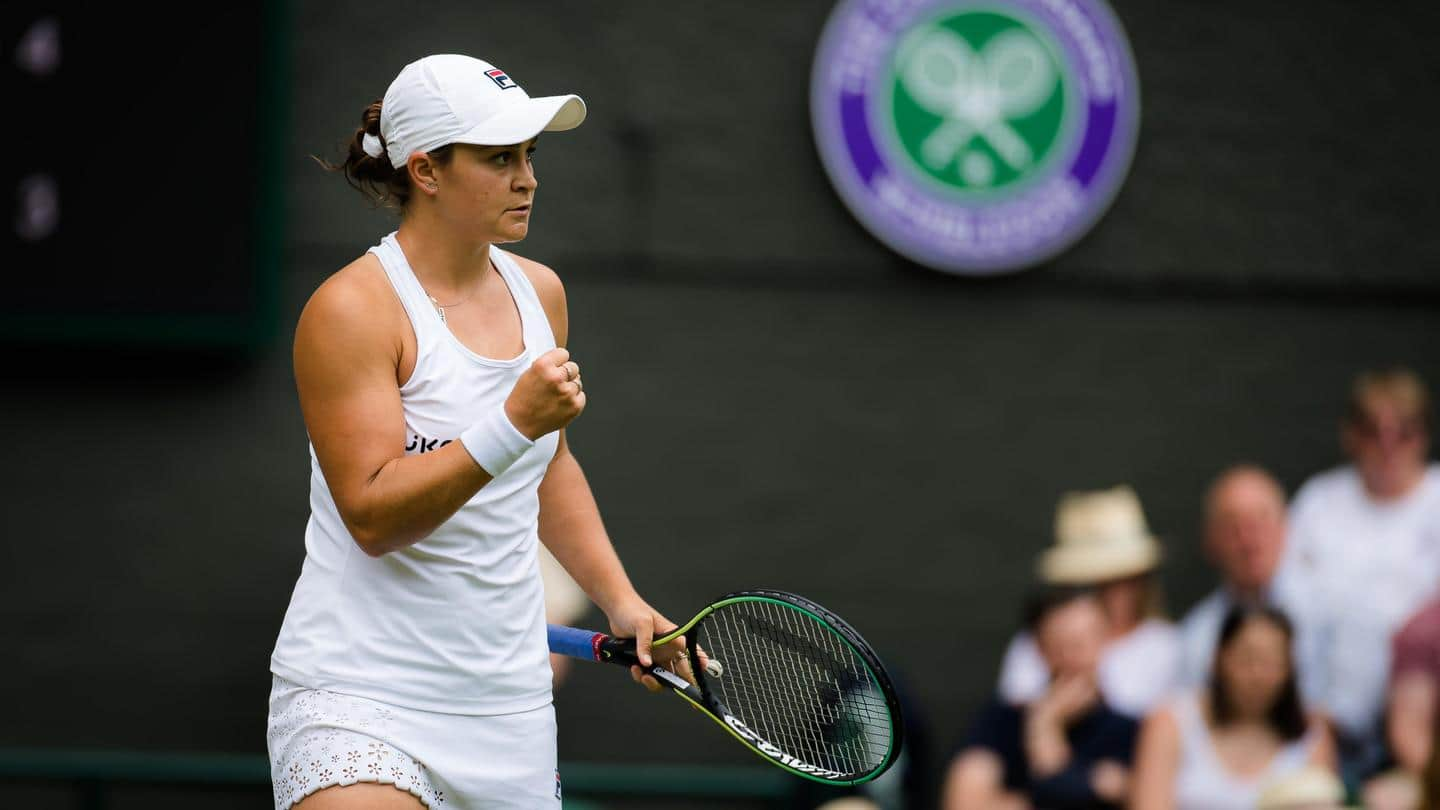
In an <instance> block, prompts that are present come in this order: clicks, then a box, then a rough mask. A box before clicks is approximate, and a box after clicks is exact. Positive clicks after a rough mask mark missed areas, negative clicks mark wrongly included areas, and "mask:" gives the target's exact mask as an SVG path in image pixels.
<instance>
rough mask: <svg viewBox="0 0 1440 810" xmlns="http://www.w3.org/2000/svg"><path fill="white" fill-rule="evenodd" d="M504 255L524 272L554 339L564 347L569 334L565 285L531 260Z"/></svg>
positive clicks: (508, 252)
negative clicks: (548, 321)
mask: <svg viewBox="0 0 1440 810" xmlns="http://www.w3.org/2000/svg"><path fill="white" fill-rule="evenodd" d="M505 254H506V255H507V256H509V257H510V258H511V259H514V260H515V264H517V265H519V267H520V269H521V270H523V271H525V277H526V278H528V279H529V280H530V286H532V287H534V288H535V294H536V295H538V296H539V297H540V303H541V304H542V305H543V306H544V307H545V314H546V315H547V316H548V317H549V318H550V326H551V329H552V330H553V331H554V332H555V339H556V342H558V343H559V344H560V345H562V346H563V345H565V339H566V337H567V336H568V334H569V331H570V327H569V323H570V316H569V311H568V309H567V306H566V303H565V285H564V284H563V283H562V282H561V281H560V276H559V274H557V273H556V272H555V271H554V270H551V269H550V268H549V267H547V266H546V265H543V264H541V263H540V262H537V261H535V260H533V259H527V258H525V257H524V256H520V255H517V254H515V253H511V252H510V251H508V250H507V251H505Z"/></svg>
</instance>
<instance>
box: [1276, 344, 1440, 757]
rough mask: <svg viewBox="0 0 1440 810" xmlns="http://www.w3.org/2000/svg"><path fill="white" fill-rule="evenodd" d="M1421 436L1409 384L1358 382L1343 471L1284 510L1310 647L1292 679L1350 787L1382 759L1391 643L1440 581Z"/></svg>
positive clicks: (1287, 573) (1420, 388) (1435, 501)
mask: <svg viewBox="0 0 1440 810" xmlns="http://www.w3.org/2000/svg"><path fill="white" fill-rule="evenodd" d="M1429 428H1430V399H1429V394H1428V392H1427V391H1426V390H1425V386H1424V384H1423V383H1422V382H1421V381H1420V379H1419V378H1418V377H1417V376H1415V375H1414V374H1413V373H1411V372H1409V371H1406V370H1403V369H1401V370H1391V371H1383V372H1368V373H1365V374H1361V375H1360V376H1359V377H1358V378H1357V379H1356V381H1355V384H1354V386H1353V389H1352V391H1351V395H1350V402H1349V409H1348V412H1347V415H1346V417H1345V420H1344V422H1343V424H1342V433H1341V441H1342V444H1343V446H1344V449H1345V452H1346V454H1347V455H1348V456H1349V457H1350V459H1351V461H1352V463H1351V464H1350V465H1347V466H1345V467H1341V468H1339V469H1335V470H1331V471H1329V472H1325V473H1321V474H1319V475H1316V476H1315V477H1314V478H1312V479H1310V481H1308V482H1306V484H1305V485H1304V486H1303V487H1301V489H1300V491H1299V493H1298V494H1296V496H1295V503H1294V505H1293V507H1292V508H1291V513H1290V536H1289V538H1288V540H1287V544H1286V545H1287V547H1286V552H1285V560H1284V562H1283V563H1282V564H1281V576H1283V577H1287V578H1289V579H1288V581H1290V582H1293V583H1294V584H1295V585H1296V586H1297V587H1298V589H1299V590H1298V591H1297V593H1298V594H1299V595H1300V596H1301V597H1302V598H1301V599H1300V600H1299V602H1300V604H1303V605H1305V606H1306V608H1305V614H1304V615H1302V616H1300V617H1299V618H1298V621H1299V622H1300V623H1301V624H1302V626H1304V627H1306V629H1307V631H1309V630H1311V628H1314V629H1315V632H1316V633H1317V637H1318V639H1319V641H1318V642H1317V643H1315V644H1313V645H1307V649H1309V650H1310V652H1306V653H1304V654H1303V655H1302V658H1301V662H1300V663H1301V671H1302V672H1303V673H1304V674H1305V677H1306V680H1307V682H1308V683H1309V684H1313V686H1310V687H1308V688H1307V689H1306V692H1307V697H1310V698H1312V699H1313V701H1314V703H1315V704H1316V706H1317V708H1320V709H1322V710H1323V711H1325V712H1326V713H1327V714H1328V715H1329V716H1330V718H1331V720H1332V721H1333V723H1334V725H1335V727H1336V729H1337V731H1338V732H1339V738H1338V742H1339V744H1340V752H1341V760H1342V764H1343V765H1344V769H1343V774H1342V775H1344V776H1345V777H1346V781H1347V782H1348V783H1349V784H1351V785H1354V784H1356V783H1357V782H1358V781H1359V780H1360V779H1362V778H1364V777H1367V776H1369V775H1370V774H1372V773H1373V772H1374V771H1375V770H1376V768H1377V767H1378V766H1379V765H1380V764H1382V763H1383V761H1384V745H1383V742H1382V737H1381V734H1380V722H1379V721H1380V719H1381V714H1382V709H1383V706H1384V704H1385V698H1386V687H1387V685H1388V683H1389V681H1390V652H1391V650H1390V640H1391V638H1392V637H1393V636H1394V634H1395V633H1396V631H1397V630H1399V629H1400V627H1401V626H1402V625H1403V624H1404V622H1405V620H1406V619H1407V618H1408V617H1409V616H1411V615H1413V614H1414V613H1415V612H1416V611H1417V610H1418V609H1419V608H1420V607H1421V605H1423V604H1424V603H1425V602H1426V601H1427V600H1428V598H1429V597H1430V596H1431V594H1432V593H1433V592H1434V591H1435V588H1436V585H1437V583H1440V465H1433V464H1432V465H1428V466H1427V463H1426V454H1427V452H1428V449H1429ZM1312 676H1313V677H1312ZM1397 753H1399V752H1397ZM1404 756H1406V757H1407V759H1410V760H1411V761H1412V765H1413V759H1414V758H1413V756H1412V755H1411V754H1410V753H1405V754H1404Z"/></svg>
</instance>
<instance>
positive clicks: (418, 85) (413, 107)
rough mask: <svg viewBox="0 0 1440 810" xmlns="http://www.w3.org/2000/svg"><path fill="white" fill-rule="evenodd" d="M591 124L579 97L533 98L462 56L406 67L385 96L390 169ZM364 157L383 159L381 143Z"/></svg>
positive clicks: (383, 129)
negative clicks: (414, 157) (450, 148)
mask: <svg viewBox="0 0 1440 810" xmlns="http://www.w3.org/2000/svg"><path fill="white" fill-rule="evenodd" d="M584 120H585V102H584V101H582V100H581V99H580V97H579V96H575V95H565V96H544V97H541V98H531V97H530V96H529V94H527V93H526V92H525V91H524V90H523V89H522V88H521V87H520V85H518V84H516V83H515V81H514V80H513V79H511V78H510V76H509V75H508V74H506V73H505V71H503V70H501V69H499V68H497V67H495V66H494V65H492V64H490V63H489V62H485V61H482V60H480V59H475V58H473V57H469V56H461V55H459V54H437V55H435V56H427V57H425V58H424V59H420V60H418V61H415V62H411V63H410V64H408V65H406V66H405V68H404V69H403V70H401V71H400V75H399V76H396V77H395V81H393V82H391V83H390V89H388V90H386V91H385V99H384V100H383V101H382V102H381V107H380V134H381V135H382V136H383V137H384V138H385V145H384V147H385V152H386V153H387V154H388V155H389V157H390V165H392V166H395V167H396V168H400V167H402V166H404V165H405V163H406V161H408V160H409V159H410V155H411V154H413V153H415V152H428V151H430V150H431V149H435V148H438V147H441V146H444V145H446V144H450V143H469V144H475V145H477V146H509V145H511V144H517V143H523V142H525V141H528V140H530V139H531V138H533V137H535V136H536V135H539V134H540V133H541V132H561V131H563V130H567V129H574V128H575V127H578V126H580V122H581V121H584ZM365 141H366V143H365V151H366V153H368V154H370V156H371V157H379V156H380V144H379V139H378V138H373V137H372V136H368V135H367V136H366V138H365Z"/></svg>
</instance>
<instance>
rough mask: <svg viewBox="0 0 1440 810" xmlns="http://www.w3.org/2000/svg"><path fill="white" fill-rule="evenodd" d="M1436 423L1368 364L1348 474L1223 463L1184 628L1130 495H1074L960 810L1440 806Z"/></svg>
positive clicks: (973, 736)
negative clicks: (1300, 796) (1205, 577)
mask: <svg viewBox="0 0 1440 810" xmlns="http://www.w3.org/2000/svg"><path fill="white" fill-rule="evenodd" d="M1430 427H1431V407H1430V396H1429V393H1428V391H1427V388H1426V386H1425V384H1424V382H1422V381H1421V380H1420V378H1419V377H1417V376H1416V375H1415V374H1414V373H1413V372H1411V371H1408V370H1405V369H1386V370H1376V371H1371V372H1366V373H1363V374H1361V375H1360V376H1359V377H1357V378H1356V379H1355V381H1354V383H1353V386H1352V388H1351V391H1350V393H1349V398H1348V403H1347V407H1346V410H1345V417H1344V421H1343V425H1342V426H1341V429H1340V433H1339V438H1340V442H1341V445H1342V447H1343V449H1344V452H1345V454H1346V456H1347V457H1348V458H1349V459H1350V463H1348V464H1346V465H1344V466H1342V467H1338V468H1335V469H1331V470H1327V471H1323V472H1319V473H1317V474H1315V475H1314V476H1312V477H1311V478H1309V479H1308V480H1307V481H1306V482H1305V483H1304V485H1303V486H1302V487H1301V488H1300V489H1299V491H1298V492H1296V493H1295V496H1294V498H1293V499H1287V496H1286V493H1285V490H1284V488H1283V487H1282V486H1281V485H1280V484H1279V483H1278V482H1277V481H1276V479H1275V478H1274V476H1272V475H1271V474H1270V473H1269V472H1267V471H1266V470H1265V469H1264V468H1263V467H1261V466H1259V465H1257V464H1254V463H1241V464H1237V465H1235V466H1232V467H1229V468H1227V469H1224V470H1222V471H1219V472H1218V473H1217V475H1216V477H1215V479H1214V480H1213V482H1212V483H1211V484H1210V486H1209V489H1208V490H1207V492H1206V493H1205V495H1204V530H1203V537H1204V541H1203V542H1204V548H1205V554H1206V557H1207V558H1208V560H1209V562H1210V563H1211V565H1212V566H1213V568H1214V573H1215V579H1216V585H1215V588H1214V590H1213V591H1212V592H1211V593H1210V594H1209V595H1207V596H1206V597H1205V598H1204V599H1202V600H1200V601H1199V602H1197V603H1195V604H1194V605H1192V606H1190V607H1189V608H1188V609H1187V610H1185V611H1183V612H1182V613H1178V614H1176V615H1177V616H1179V618H1178V620H1177V621H1173V622H1172V621H1171V620H1170V618H1168V617H1169V615H1170V614H1169V613H1168V612H1167V610H1166V606H1165V600H1164V598H1163V594H1162V590H1161V586H1160V581H1159V579H1158V576H1157V573H1158V570H1159V568H1160V566H1162V565H1163V561H1162V555H1161V551H1160V547H1159V545H1158V544H1157V542H1156V541H1155V539H1154V537H1153V536H1152V535H1151V534H1150V529H1149V527H1148V526H1147V523H1146V520H1145V517H1144V515H1143V511H1142V508H1141V503H1140V500H1139V498H1138V497H1137V494H1136V492H1135V491H1134V490H1133V489H1131V488H1129V487H1124V486H1122V487H1118V488H1115V489H1111V490H1105V491H1094V492H1078V493H1072V494H1068V495H1066V496H1065V497H1064V498H1062V499H1061V501H1060V503H1059V506H1058V508H1057V510H1056V515H1055V536H1054V541H1055V544H1054V546H1053V547H1051V548H1050V549H1048V550H1046V551H1045V552H1044V554H1043V555H1042V557H1041V558H1040V561H1039V565H1038V574H1039V586H1038V587H1039V588H1040V590H1038V591H1037V592H1036V594H1035V596H1034V597H1033V598H1032V600H1031V602H1030V605H1029V607H1028V610H1027V613H1026V616H1025V622H1024V629H1023V630H1021V631H1020V632H1019V633H1018V634H1017V635H1016V636H1015V638H1014V639H1013V640H1012V641H1011V642H1010V645H1009V648H1008V649H1007V650H1006V653H1005V656H1004V662H1003V664H1002V667H1001V672H1000V674H999V676H998V683H997V686H996V694H995V698H994V700H993V701H992V702H991V704H990V705H988V706H987V707H986V708H985V709H983V710H982V711H981V712H980V713H979V714H978V715H976V716H975V717H974V718H973V720H972V721H971V726H970V730H969V731H968V733H967V734H966V736H965V738H964V740H963V742H961V743H960V745H959V747H958V750H957V753H956V755H955V757H954V759H953V760H952V761H951V763H950V765H949V770H948V773H947V774H946V777H945V792H944V802H943V805H944V807H945V808H946V810H967V809H970V808H992V807H1005V808H1011V807H1014V808H1021V807H1032V806H1033V807H1092V806H1126V807H1132V808H1141V809H1148V808H1172V807H1179V808H1197V809H1199V808H1211V809H1212V810H1219V809H1220V808H1247V807H1255V806H1257V804H1259V805H1261V806H1266V807H1277V806H1291V805H1289V804H1283V805H1282V804H1277V803H1276V802H1279V801H1281V799H1277V798H1275V794H1276V793H1277V792H1280V793H1281V794H1282V798H1283V795H1287V794H1285V792H1286V791H1314V792H1312V793H1306V794H1305V798H1306V801H1308V802H1311V803H1313V806H1327V807H1338V806H1340V805H1339V803H1340V802H1341V801H1342V800H1343V799H1344V797H1345V795H1346V793H1347V792H1348V793H1349V794H1350V795H1351V796H1352V797H1360V798H1363V800H1364V802H1365V805H1366V806H1368V807H1375V808H1402V807H1419V806H1424V807H1435V806H1437V802H1440V795H1436V794H1435V793H1434V790H1435V787H1436V785H1435V784H1434V779H1435V775H1436V773H1437V772H1440V771H1437V768H1440V766H1437V765H1436V764H1435V763H1436V760H1435V758H1434V757H1433V756H1432V752H1433V751H1434V750H1435V746H1434V742H1433V737H1434V734H1435V729H1436V723H1435V719H1436V696H1437V694H1440V666H1437V664H1440V600H1437V596H1440V591H1437V586H1440V465H1435V464H1429V463H1428V462H1427V457H1428V456H1427V453H1428V450H1429V437H1430ZM1327 776H1328V777H1329V779H1328V780H1327V778H1326V777H1327ZM1267 790H1268V791H1270V796H1269V797H1268V798H1266V799H1265V800H1264V801H1262V797H1264V796H1265V795H1266V791H1267ZM1292 800H1293V799H1292ZM1306 806H1312V804H1307V805H1306Z"/></svg>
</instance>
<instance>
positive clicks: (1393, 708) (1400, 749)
mask: <svg viewBox="0 0 1440 810" xmlns="http://www.w3.org/2000/svg"><path fill="white" fill-rule="evenodd" d="M1391 649H1392V661H1391V668H1390V700H1389V708H1388V710H1387V711H1386V723H1385V727H1386V733H1387V736H1388V738H1389V742H1390V753H1391V755H1393V756H1394V758H1395V762H1396V764H1397V765H1399V766H1400V767H1401V768H1402V769H1403V770H1405V771H1408V772H1410V773H1413V774H1417V775H1418V774H1419V773H1421V772H1422V771H1423V770H1425V764H1426V763H1428V762H1429V761H1430V754H1431V750H1430V749H1431V737H1432V736H1433V734H1434V733H1435V728H1436V716H1435V707H1436V698H1437V697H1440V599H1432V600H1431V601H1430V602H1428V603H1426V604H1425V606H1424V607H1422V608H1421V609H1420V611H1419V612H1418V613H1416V614H1415V615H1414V616H1412V617H1410V620H1409V621H1407V622H1406V623H1405V626H1404V627H1402V628H1401V630H1400V632H1399V633H1397V634H1395V639H1394V641H1393V642H1392V644H1391Z"/></svg>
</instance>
